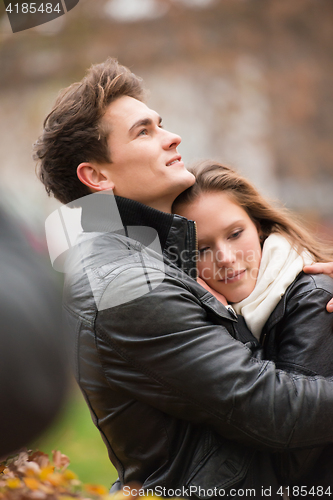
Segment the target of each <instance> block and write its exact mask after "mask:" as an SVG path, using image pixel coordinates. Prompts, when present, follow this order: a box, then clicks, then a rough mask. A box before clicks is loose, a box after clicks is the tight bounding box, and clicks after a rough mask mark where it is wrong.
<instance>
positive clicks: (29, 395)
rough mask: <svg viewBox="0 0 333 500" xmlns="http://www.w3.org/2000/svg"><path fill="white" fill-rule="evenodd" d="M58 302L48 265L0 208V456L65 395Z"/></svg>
mask: <svg viewBox="0 0 333 500" xmlns="http://www.w3.org/2000/svg"><path fill="white" fill-rule="evenodd" d="M60 304H61V298H60V290H58V289H57V286H56V284H55V280H54V278H53V276H52V275H51V268H49V267H48V265H47V263H44V259H43V258H42V256H41V255H39V254H38V253H36V252H35V251H34V250H33V248H32V247H31V246H30V245H29V243H28V239H27V238H26V237H25V235H24V232H23V231H21V229H20V228H19V226H18V225H17V223H16V222H14V221H13V220H11V219H10V218H9V216H8V215H7V214H6V213H5V212H4V211H3V209H1V208H0V457H5V456H6V455H8V454H9V453H12V452H14V451H16V450H18V449H19V448H21V447H22V446H24V445H26V444H28V443H29V441H31V440H32V439H34V438H35V437H36V436H37V435H38V434H40V433H41V432H42V431H43V430H44V429H45V428H46V427H47V426H48V424H50V422H51V421H52V419H53V417H54V416H55V414H56V413H57V410H58V409H59V408H60V406H61V403H62V401H63V399H64V396H65V393H66V387H67V369H66V357H65V346H64V342H63V341H62V339H61V314H60V308H61V306H60Z"/></svg>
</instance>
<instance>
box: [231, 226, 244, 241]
mask: <svg viewBox="0 0 333 500" xmlns="http://www.w3.org/2000/svg"><path fill="white" fill-rule="evenodd" d="M242 232H243V229H238V230H237V231H235V232H233V233H232V234H231V235H230V236H229V239H230V240H236V239H237V238H239V236H240V235H241V234H242Z"/></svg>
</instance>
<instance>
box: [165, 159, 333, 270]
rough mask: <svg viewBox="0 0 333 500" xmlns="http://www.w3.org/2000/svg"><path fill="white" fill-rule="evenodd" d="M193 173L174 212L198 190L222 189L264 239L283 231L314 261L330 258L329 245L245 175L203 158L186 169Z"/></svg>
mask: <svg viewBox="0 0 333 500" xmlns="http://www.w3.org/2000/svg"><path fill="white" fill-rule="evenodd" d="M189 170H190V171H191V172H192V173H193V174H194V175H195V177H196V183H195V184H194V185H193V186H192V187H190V188H189V189H187V190H186V191H184V192H183V193H182V194H181V195H179V196H178V198H177V199H176V200H175V202H174V204H173V212H174V213H178V210H179V209H180V208H181V206H182V205H185V204H186V205H188V204H191V203H193V202H194V201H195V200H196V199H197V198H198V197H199V196H200V195H201V194H203V193H209V192H218V191H224V192H227V193H229V194H230V195H231V196H232V198H233V200H234V201H235V202H236V203H237V204H238V205H240V206H241V207H242V208H243V209H244V210H245V211H246V212H247V214H248V215H249V217H250V218H251V219H252V220H253V222H255V223H257V224H259V225H260V228H261V234H262V235H263V239H264V240H265V239H266V238H267V236H269V235H270V234H271V233H281V234H284V235H285V236H286V237H287V238H288V239H289V241H290V242H291V244H292V245H293V246H294V247H295V249H296V250H297V251H298V252H299V253H301V252H302V251H303V250H307V251H308V252H309V253H310V254H311V255H312V257H313V259H314V261H315V262H330V261H332V260H333V250H332V245H331V246H329V245H328V244H326V243H324V242H323V241H320V240H319V239H318V237H317V236H316V237H314V236H313V235H311V234H310V232H309V231H308V230H307V229H306V228H305V227H304V225H303V224H302V222H300V220H299V219H298V218H297V217H296V215H295V214H293V213H292V212H290V211H289V210H288V209H286V208H284V207H281V208H277V207H275V206H273V204H272V203H271V202H270V201H268V200H267V199H265V198H264V197H263V196H262V195H261V194H260V193H259V192H258V191H257V189H256V188H255V187H254V186H253V184H251V182H249V181H248V180H247V179H245V178H244V177H242V176H241V175H239V174H238V173H237V172H236V171H235V170H233V169H232V168H230V167H226V166H224V165H222V164H220V163H216V162H212V161H205V162H201V163H198V164H197V165H195V166H193V167H192V168H190V169H189Z"/></svg>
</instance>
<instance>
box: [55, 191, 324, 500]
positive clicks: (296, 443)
mask: <svg viewBox="0 0 333 500" xmlns="http://www.w3.org/2000/svg"><path fill="white" fill-rule="evenodd" d="M95 196H96V195H95ZM98 196H100V198H99V200H103V199H104V200H106V202H105V201H101V202H100V203H101V205H103V204H104V205H105V206H103V208H102V209H103V211H104V212H105V213H106V215H105V214H104V215H103V217H102V216H101V215H100V214H98V215H96V213H95V214H91V213H87V211H86V212H85V211H83V218H82V225H83V228H84V229H85V231H86V239H85V238H83V239H82V241H81V243H80V244H78V245H77V246H76V249H74V250H73V252H72V255H70V256H69V263H68V268H69V269H70V270H71V272H69V273H68V276H67V278H66V283H65V293H64V299H65V321H66V325H67V328H68V335H69V336H70V338H71V343H72V355H73V364H74V367H75V374H76V378H77V380H78V383H79V384H80V387H81V389H82V392H83V394H84V396H85V399H86V401H87V403H88V405H89V408H90V410H91V414H92V417H93V419H94V422H95V424H96V426H97V428H98V429H99V431H100V432H101V435H102V437H103V439H104V441H105V444H106V446H107V448H108V452H109V456H110V459H111V461H112V462H113V464H114V465H115V467H116V468H117V470H118V473H119V478H120V481H121V484H125V483H128V482H130V481H138V482H140V483H142V484H143V486H144V488H146V489H148V488H154V487H157V486H159V487H163V488H166V490H164V491H163V494H164V496H173V494H174V493H173V491H168V489H169V488H173V489H175V488H182V487H184V488H185V490H182V491H181V492H180V493H181V496H192V497H193V496H197V497H200V498H208V497H211V494H212V493H211V492H209V493H208V495H207V489H208V488H217V489H226V491H230V488H255V489H256V495H255V496H256V497H260V488H261V487H266V488H267V487H270V486H271V487H272V488H273V491H272V492H271V497H273V498H274V497H276V498H281V496H276V495H275V491H276V489H277V487H278V484H277V481H276V480H275V477H274V474H273V473H272V468H271V464H270V458H269V456H270V455H269V451H272V450H283V449H286V448H293V447H301V446H313V445H321V444H325V443H327V442H331V441H332V438H333V427H332V418H331V415H332V409H333V381H331V382H330V381H327V380H325V379H323V378H321V377H317V376H315V377H311V379H308V378H307V377H305V376H302V375H297V376H294V375H291V374H288V373H285V372H283V371H277V370H276V368H275V365H274V364H273V363H272V362H269V361H260V360H258V359H256V358H255V357H253V352H252V350H251V347H252V346H255V345H257V344H256V342H253V343H251V342H249V343H248V344H247V345H244V344H243V343H242V342H240V341H238V340H235V338H237V337H238V336H239V335H240V337H239V338H241V335H242V334H241V333H239V332H238V331H237V321H236V318H235V317H234V316H233V315H232V314H231V313H230V312H229V311H228V310H227V309H226V308H225V307H224V306H223V305H222V304H221V303H220V302H218V301H217V300H216V299H215V298H214V297H213V296H212V295H211V294H210V293H209V292H207V291H206V290H205V289H204V288H202V287H201V286H200V285H199V284H198V283H197V282H196V281H195V280H194V279H193V278H191V277H190V276H189V274H191V272H195V258H196V242H195V225H194V223H193V221H188V220H186V219H184V218H182V217H179V216H176V215H170V214H165V213H161V212H158V211H156V210H154V209H152V208H149V207H146V206H144V205H141V204H140V203H137V202H134V201H131V200H125V199H122V198H117V203H118V207H119V210H120V214H121V218H122V222H123V224H124V226H125V228H124V230H123V231H122V230H117V231H115V232H112V230H113V229H114V225H113V223H112V222H111V219H112V217H111V216H110V215H108V213H107V211H108V210H107V205H108V200H111V197H110V196H109V195H103V194H101V195H98ZM105 196H107V198H105ZM103 197H104V198H103ZM109 219H110V220H109ZM142 226H148V227H149V228H150V230H148V231H144V230H143V229H142ZM152 228H153V229H155V230H156V231H157V232H158V235H159V240H160V243H161V247H162V251H163V259H160V258H159V255H158V252H157V251H155V250H154V248H153V250H150V248H152V247H154V245H155V244H156V240H154V231H153V229H152ZM89 231H99V233H98V234H97V233H96V234H95V235H93V234H91V233H90V234H89ZM92 236H95V237H94V238H93V237H92ZM88 238H90V239H88ZM147 247H148V248H147ZM193 269H194V271H193ZM242 340H243V339H242ZM309 408H311V412H310V413H309V412H308V409H309ZM258 450H261V451H258ZM190 487H192V488H191V489H186V488H190ZM199 488H201V490H199ZM215 491H217V490H215ZM217 496H219V494H218V493H217ZM235 496H236V498H237V495H235Z"/></svg>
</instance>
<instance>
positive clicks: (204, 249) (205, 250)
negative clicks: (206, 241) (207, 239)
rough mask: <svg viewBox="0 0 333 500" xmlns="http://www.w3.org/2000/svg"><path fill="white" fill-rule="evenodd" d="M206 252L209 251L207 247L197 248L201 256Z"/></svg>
mask: <svg viewBox="0 0 333 500" xmlns="http://www.w3.org/2000/svg"><path fill="white" fill-rule="evenodd" d="M207 250H209V247H203V248H199V249H198V251H199V253H200V254H203V253H205V252H207Z"/></svg>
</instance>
